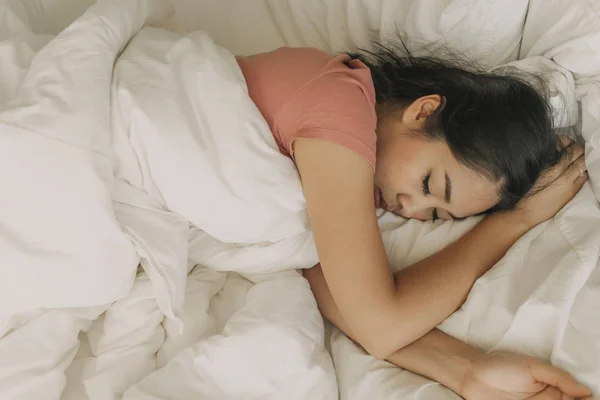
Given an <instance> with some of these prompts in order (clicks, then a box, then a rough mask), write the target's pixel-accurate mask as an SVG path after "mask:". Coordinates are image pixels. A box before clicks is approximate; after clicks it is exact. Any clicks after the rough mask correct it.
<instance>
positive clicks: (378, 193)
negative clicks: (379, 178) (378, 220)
mask: <svg viewBox="0 0 600 400" xmlns="http://www.w3.org/2000/svg"><path fill="white" fill-rule="evenodd" d="M382 200H383V199H382V198H381V191H380V190H379V189H377V188H375V208H381V201H382Z"/></svg>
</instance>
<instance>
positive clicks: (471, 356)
mask: <svg viewBox="0 0 600 400" xmlns="http://www.w3.org/2000/svg"><path fill="white" fill-rule="evenodd" d="M304 276H305V277H306V279H307V280H308V282H309V283H310V286H311V289H312V291H313V293H314V295H315V298H316V299H317V303H318V305H319V309H320V310H321V312H322V313H323V315H324V316H325V317H326V318H327V319H328V320H329V321H331V322H332V323H333V324H334V325H336V326H337V327H338V328H339V329H340V330H341V331H342V332H344V333H345V334H346V335H348V336H349V337H350V338H352V337H353V335H352V332H351V331H350V330H349V328H348V325H347V324H346V323H345V322H344V320H343V318H342V316H341V314H340V313H339V310H338V309H337V307H336V305H335V302H334V301H333V298H332V297H331V293H330V292H329V289H328V288H327V283H326V282H325V277H324V276H323V271H322V269H321V266H320V265H317V266H315V267H313V268H311V269H310V270H306V271H304ZM387 361H389V362H390V363H392V364H395V365H397V366H398V367H400V368H404V369H406V370H408V371H411V372H414V373H416V374H419V375H421V376H424V377H427V378H429V379H432V380H434V381H436V382H439V383H441V384H442V385H444V386H446V387H447V388H449V389H450V390H452V391H454V392H455V393H457V394H459V395H460V396H462V397H464V398H465V399H468V400H471V399H473V400H474V399H481V398H485V399H488V400H495V399H505V398H509V397H510V398H514V399H520V398H523V399H525V398H527V399H529V398H534V397H530V396H534V395H535V394H536V393H539V394H540V395H542V392H543V391H545V390H546V389H547V388H546V386H547V385H551V386H553V387H554V388H555V390H556V391H557V392H558V391H560V392H562V393H564V394H567V395H570V396H573V397H578V396H588V395H590V391H589V390H588V389H587V388H585V387H584V386H582V385H580V384H578V383H577V382H576V381H575V379H573V378H572V377H571V376H570V375H569V374H567V373H566V372H564V371H562V370H560V369H558V368H555V367H553V366H551V365H548V364H545V363H543V362H542V361H540V360H538V359H535V358H532V357H524V356H518V355H509V354H501V353H490V354H485V353H483V352H482V351H481V350H479V349H476V348H475V347H472V346H469V345H468V344H466V343H463V342H461V341H459V340H457V339H455V338H453V337H451V336H448V335H446V334H445V333H443V332H441V331H439V330H437V329H433V330H432V331H430V332H428V333H427V334H425V335H424V336H422V337H421V338H420V339H418V340H416V341H415V342H413V343H411V344H410V345H408V346H406V347H404V348H402V349H400V350H398V351H396V352H395V353H393V354H391V355H390V356H389V357H388V358H387ZM557 394H558V396H557V397H556V398H559V396H560V393H557Z"/></svg>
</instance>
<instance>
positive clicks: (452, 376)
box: [305, 266, 481, 394]
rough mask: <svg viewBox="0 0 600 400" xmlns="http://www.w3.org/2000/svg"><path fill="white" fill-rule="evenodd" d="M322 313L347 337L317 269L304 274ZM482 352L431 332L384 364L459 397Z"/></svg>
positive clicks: (336, 309)
mask: <svg viewBox="0 0 600 400" xmlns="http://www.w3.org/2000/svg"><path fill="white" fill-rule="evenodd" d="M305 276H306V278H307V279H308V281H309V283H310V285H311V289H312V291H313V293H314V294H315V298H316V299H317V303H318V305H319V309H320V310H321V313H323V315H324V316H325V317H326V318H327V319H328V320H329V321H331V323H333V324H334V325H335V326H337V327H338V328H339V329H340V330H341V331H342V332H344V333H345V334H346V335H347V336H348V337H350V338H352V339H353V340H354V338H353V335H352V332H350V329H349V328H348V325H347V324H346V323H345V322H344V319H343V318H342V316H341V314H340V312H339V310H338V308H337V307H336V305H335V302H334V300H333V298H332V297H331V293H330V292H329V289H328V288H327V284H326V282H325V278H324V277H323V274H322V272H321V269H320V266H317V267H315V268H312V269H311V270H309V271H305ZM480 353H481V351H480V350H478V349H476V348H474V347H471V346H469V345H467V344H465V343H463V342H461V341H459V340H457V339H455V338H453V337H451V336H448V335H446V334H445V333H443V332H441V331H439V330H437V329H433V330H432V331H430V332H429V333H427V334H425V335H424V336H422V337H421V338H420V339H418V340H416V341H415V342H413V343H411V344H410V345H408V346H406V347H404V348H402V349H400V350H398V351H396V352H394V353H393V354H391V355H390V356H389V357H388V358H387V359H386V360H387V361H389V362H391V363H392V364H395V365H397V366H398V367H400V368H404V369H406V370H408V371H411V372H414V373H416V374H419V375H421V376H424V377H427V378H429V379H432V380H434V381H436V382H439V383H441V384H442V385H444V386H446V387H448V388H449V389H451V390H453V391H454V392H456V393H458V394H460V391H461V387H462V384H463V381H464V379H465V376H467V374H468V373H469V370H470V368H471V360H473V359H474V357H475V356H477V355H478V354H480Z"/></svg>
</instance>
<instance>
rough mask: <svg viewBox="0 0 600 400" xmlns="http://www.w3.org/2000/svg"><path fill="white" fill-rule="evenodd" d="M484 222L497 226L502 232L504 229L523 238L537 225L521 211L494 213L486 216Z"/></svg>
mask: <svg viewBox="0 0 600 400" xmlns="http://www.w3.org/2000/svg"><path fill="white" fill-rule="evenodd" d="M486 220H490V221H493V223H497V224H499V225H500V226H499V228H501V229H503V230H505V229H506V230H508V231H509V232H511V233H512V234H514V235H518V236H519V237H520V236H523V235H524V234H526V233H527V232H529V231H530V230H531V229H533V228H534V227H535V226H536V225H538V224H539V222H535V221H533V220H531V218H528V216H527V215H526V212H525V211H522V210H510V211H500V212H496V213H493V214H490V215H488V216H487V217H486Z"/></svg>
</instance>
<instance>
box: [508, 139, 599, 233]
mask: <svg viewBox="0 0 600 400" xmlns="http://www.w3.org/2000/svg"><path fill="white" fill-rule="evenodd" d="M561 141H562V144H563V146H564V147H565V150H566V151H565V154H564V156H563V158H562V160H561V161H560V162H559V163H558V164H557V165H556V166H555V167H554V168H551V169H549V170H548V171H546V172H545V173H543V174H542V175H541V176H540V178H539V179H538V181H537V183H536V184H535V186H534V187H533V189H532V192H531V193H533V194H532V195H531V196H528V197H526V198H524V199H523V200H521V201H520V202H519V204H517V207H516V208H515V210H514V211H508V212H506V213H505V215H506V216H507V217H508V218H510V219H514V220H515V222H519V223H525V224H527V226H529V227H534V226H536V225H538V224H540V223H542V222H544V221H546V220H548V219H550V218H552V217H554V215H556V213H557V212H558V211H560V209H561V208H563V207H564V206H565V205H566V204H567V203H568V202H569V201H571V199H572V198H573V197H575V195H576V194H577V193H578V192H579V190H580V189H581V187H582V186H583V184H584V183H585V181H586V180H587V177H588V176H587V169H586V166H585V160H584V151H583V148H582V147H581V146H579V145H578V144H576V143H575V142H573V141H572V140H571V139H569V138H568V137H566V136H563V137H561Z"/></svg>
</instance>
